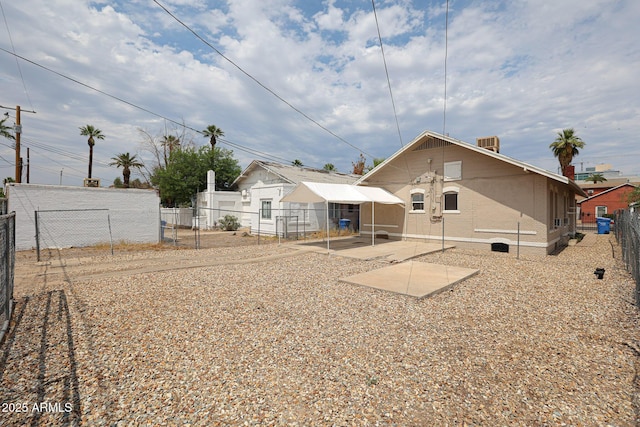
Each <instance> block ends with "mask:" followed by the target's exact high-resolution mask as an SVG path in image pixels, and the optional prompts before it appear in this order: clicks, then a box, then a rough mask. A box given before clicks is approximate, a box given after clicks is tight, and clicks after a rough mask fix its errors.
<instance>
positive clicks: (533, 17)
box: [0, 0, 640, 184]
mask: <svg viewBox="0 0 640 427" xmlns="http://www.w3.org/2000/svg"><path fill="white" fill-rule="evenodd" d="M163 4H165V5H166V6H167V7H168V8H169V9H170V10H171V11H172V12H173V13H175V14H176V15H177V16H178V17H179V18H180V19H182V20H183V21H184V22H185V23H187V24H188V25H191V26H193V28H194V29H195V30H196V31H197V32H198V33H199V34H200V35H201V36H202V37H203V38H204V39H205V40H207V42H209V43H211V44H212V45H213V46H215V47H216V48H217V49H219V50H220V51H222V52H223V53H224V54H225V55H226V56H227V57H228V58H229V59H231V60H232V61H234V62H235V63H236V64H237V65H239V66H240V67H242V68H243V70H245V71H246V72H247V73H249V74H251V75H252V76H253V77H255V78H256V79H258V80H259V81H260V82H261V83H262V84H264V85H266V86H268V87H269V88H270V89H272V90H273V91H275V92H276V93H277V94H278V95H279V96H281V97H282V98H284V99H285V100H287V101H288V102H290V103H291V104H292V105H293V106H295V107H296V108H298V109H300V110H301V111H303V112H304V113H305V114H307V115H308V116H310V117H311V118H313V119H314V120H316V121H317V122H318V123H320V124H322V125H323V126H326V127H327V128H329V129H330V130H331V131H332V132H334V133H336V134H338V135H339V136H341V137H343V138H345V139H346V140H347V141H349V142H350V143H352V144H353V145H356V146H358V147H361V149H362V150H364V151H365V152H367V153H368V154H370V156H369V155H368V156H367V157H387V156H389V155H391V154H392V153H393V152H394V151H395V150H397V149H398V148H399V141H398V136H397V133H396V128H395V120H394V117H393V114H392V109H391V101H390V99H389V92H388V87H387V81H386V76H385V72H384V65H383V62H382V57H381V53H380V48H379V46H378V35H377V29H376V25H375V20H374V16H373V13H372V10H371V7H370V4H367V3H366V2H364V3H358V2H353V1H349V0H329V1H327V2H321V1H317V2H304V3H301V2H295V1H292V0H272V1H262V0H233V1H228V2H226V3H224V4H223V3H222V2H219V4H220V7H218V8H215V9H213V8H212V7H211V6H210V5H211V4H218V2H204V1H198V2H192V1H183V0H180V1H177V0H174V1H166V2H163ZM91 5H93V6H91ZM443 5H444V3H443V2H427V3H426V4H425V3H424V2H417V1H409V0H403V1H386V2H376V7H377V12H378V19H379V22H380V32H381V34H382V37H383V41H384V43H385V46H384V50H385V54H386V59H387V65H388V70H389V75H390V79H391V83H392V89H393V94H394V99H395V103H396V108H397V111H398V114H399V117H398V118H399V121H400V126H401V130H402V136H403V140H404V142H407V141H409V140H410V139H412V138H413V137H414V136H416V135H417V134H419V133H420V132H421V131H423V130H424V129H432V130H435V131H438V132H440V131H442V130H443V119H444V117H443V116H444V111H443V104H444V102H443V96H444V89H445V87H444V81H445V76H444V49H445V34H444V15H445V10H444V9H443ZM639 5H640V3H637V2H634V1H632V0H620V1H616V2H609V1H595V0H592V1H587V0H583V1H578V0H572V1H565V2H555V1H553V2H552V1H544V2H543V1H538V2H535V4H533V3H531V2H528V3H527V2H516V3H513V2H500V3H497V4H496V3H494V2H451V10H450V12H449V19H450V22H449V32H448V60H447V88H446V89H447V111H446V128H445V131H446V132H448V133H449V134H450V135H451V136H454V137H456V138H459V139H462V140H466V141H468V142H471V143H473V142H474V140H475V138H476V137H478V136H486V135H493V134H497V135H499V136H500V137H501V142H502V146H503V150H502V152H503V153H505V154H507V155H511V156H513V157H515V158H518V159H520V160H523V161H527V162H529V163H533V164H535V165H538V166H541V167H545V168H548V169H551V170H555V169H556V164H557V161H556V160H555V159H554V158H553V157H552V155H551V153H550V151H549V149H548V145H549V143H550V142H551V141H552V140H553V139H554V138H555V132H557V131H558V130H560V129H562V128H565V127H575V128H576V130H577V132H578V134H579V135H580V136H581V137H582V138H583V139H584V140H585V141H586V142H587V145H586V148H585V149H584V150H583V152H582V154H581V155H580V156H578V157H577V158H576V161H579V162H583V165H585V166H588V165H594V164H597V163H599V162H603V161H604V162H606V163H612V164H613V165H614V166H615V167H617V168H620V169H621V170H623V171H624V172H626V173H628V174H639V175H640V167H638V166H637V165H638V164H639V162H638V156H640V149H638V148H636V147H637V144H636V142H635V137H636V135H638V134H639V132H640V129H639V127H640V124H638V121H637V117H638V113H639V110H640V107H639V105H640V101H639V97H638V94H639V93H640V90H639V89H640V88H639V86H640V83H638V82H637V78H636V77H635V75H636V72H635V70H637V69H639V66H640V49H639V48H638V47H637V43H636V38H637V37H636V34H635V33H636V30H635V25H636V23H637V22H638V20H639V19H640V6H639ZM4 10H5V13H6V15H7V22H8V23H9V29H10V30H11V35H12V38H13V41H14V44H15V48H16V53H17V54H19V55H22V56H24V57H26V58H28V59H30V60H32V61H34V62H36V63H38V64H41V65H44V66H46V67H50V68H51V69H53V70H55V71H57V72H60V73H63V74H65V75H67V76H69V77H72V78H74V79H77V80H79V81H81V82H83V83H86V84H88V85H91V86H93V87H95V88H98V89H100V90H102V91H104V92H107V93H109V94H111V95H114V96H117V97H119V98H122V99H124V100H126V101H128V102H131V103H133V104H136V105H139V106H141V107H143V108H145V109H148V110H150V111H153V112H155V113H157V114H161V115H164V116H166V117H169V118H171V119H173V120H176V121H178V122H181V121H184V122H185V123H186V124H187V125H189V126H191V127H193V128H195V129H203V128H204V127H206V126H207V125H208V124H212V123H214V124H216V125H217V126H219V127H221V128H222V129H223V130H224V131H225V134H226V139H229V140H230V141H233V142H236V143H239V144H242V145H245V146H247V147H251V148H254V149H257V150H260V151H265V152H269V153H272V154H274V155H276V156H278V157H283V158H286V159H290V160H293V159H295V158H298V159H301V160H302V161H303V163H305V164H307V165H312V166H318V167H322V165H324V164H325V163H329V162H330V163H334V164H335V165H336V166H338V168H339V169H341V170H343V171H348V169H349V168H350V166H351V162H352V161H353V160H355V159H356V157H357V156H358V154H359V152H358V151H357V150H354V149H353V148H351V147H350V146H348V145H347V144H344V143H343V142H341V141H339V140H338V139H337V138H335V137H333V136H331V135H330V134H328V133H327V132H325V131H323V130H322V129H320V128H319V127H318V126H316V125H315V124H313V123H311V122H310V121H309V120H307V119H305V118H304V117H302V116H301V115H300V114H299V113H297V112H295V111H293V110H292V109H291V108H289V107H288V106H287V105H285V104H284V103H283V102H282V101H281V100H278V99H277V98H276V97H274V96H273V95H272V94H270V93H268V92H267V91H266V90H265V89H264V88H262V87H260V85H259V84H257V83H256V82H255V81H253V80H251V78H249V77H248V76H246V75H245V74H243V73H242V72H241V71H240V70H238V69H237V68H236V67H234V66H233V65H232V64H230V63H229V62H227V61H226V60H225V59H223V58H222V57H220V56H219V55H218V54H217V53H215V52H214V51H213V50H212V49H210V48H209V47H208V46H206V45H205V44H204V43H202V42H201V41H199V40H197V39H196V38H195V37H194V36H193V34H191V33H189V32H188V31H187V30H186V29H185V28H184V27H182V26H180V25H179V24H178V23H176V22H175V20H173V18H171V17H170V16H169V15H167V14H166V13H165V12H164V11H162V10H161V9H160V8H159V7H157V6H156V5H154V4H153V3H151V2H141V1H139V2H138V1H133V2H122V3H115V2H102V3H95V2H94V3H86V2H78V1H71V0H49V1H47V2H44V1H43V0H23V1H22V2H14V3H11V4H9V5H5V6H4ZM34 10H37V11H38V13H35V14H34V13H32V11H34ZM0 32H1V33H2V37H0V40H2V42H0V47H2V48H3V49H6V50H11V46H10V44H9V43H8V37H6V35H7V34H6V28H2V29H0ZM20 66H21V69H22V71H23V75H24V78H25V85H26V87H27V93H28V97H27V94H25V91H24V89H23V85H22V81H21V79H20V74H19V72H18V69H17V67H16V63H15V59H14V58H13V57H12V56H11V55H9V54H7V53H5V52H0V82H2V96H1V97H0V104H1V105H5V106H7V105H11V106H12V105H15V104H18V105H21V106H22V107H23V108H24V109H31V108H34V109H36V110H37V111H38V113H37V114H35V115H29V114H23V116H22V118H23V124H24V129H25V134H24V135H25V137H26V138H28V139H30V140H32V141H35V142H36V143H38V144H40V146H39V147H36V146H35V144H34V146H33V150H32V153H31V156H32V174H31V176H32V182H48V183H57V182H58V179H59V171H60V168H62V167H64V168H65V174H67V173H68V174H72V173H73V174H75V176H73V175H69V177H68V179H69V181H67V180H66V179H65V183H66V182H69V183H71V180H75V181H73V182H75V183H76V184H79V183H80V182H81V178H82V177H83V174H84V171H85V170H86V162H83V161H82V160H81V159H72V158H69V157H65V156H59V155H58V154H57V153H55V152H53V151H46V150H43V149H42V148H41V147H42V146H45V147H47V146H49V147H56V148H60V149H64V150H65V151H70V152H74V153H77V155H82V156H86V154H87V152H88V150H87V147H86V141H85V140H84V138H83V137H80V135H79V132H78V127H79V126H82V125H85V124H88V123H90V124H94V125H96V126H98V127H100V128H101V129H102V130H103V132H104V133H105V134H106V135H107V139H106V140H105V141H100V142H99V143H98V144H97V145H96V152H95V159H96V161H97V162H98V163H97V164H94V175H95V174H96V173H97V174H100V176H102V177H103V179H105V180H107V181H108V180H111V179H113V178H114V177H115V176H118V175H119V173H120V172H119V171H118V170H116V169H115V168H110V167H107V166H106V163H108V161H109V159H110V158H111V157H113V156H114V155H116V154H117V153H120V152H126V151H129V152H135V151H136V149H137V147H138V144H139V141H140V137H139V135H138V134H137V132H136V128H137V127H143V128H146V129H148V130H149V131H150V132H152V133H159V132H161V131H162V130H163V128H164V126H165V123H164V121H163V120H162V119H160V118H158V117H156V116H153V115H150V114H148V113H146V112H144V111H140V110H139V109H136V108H134V107H132V106H129V105H126V104H123V103H121V102H118V101H116V100H114V99H112V98H109V97H107V96H105V95H103V94H98V93H96V92H95V91H92V90H90V89H88V88H86V87H83V86H81V85H78V84H77V83H73V82H70V81H69V80H66V79H64V78H61V77H60V76H57V75H55V74H53V73H51V72H47V71H45V70H43V69H41V68H38V67H37V66H34V65H33V64H30V63H27V62H23V61H21V62H20ZM168 126H169V127H170V128H171V127H173V125H171V124H169V125H168ZM191 134H192V135H191V137H192V138H193V139H194V140H195V142H198V143H202V144H204V143H206V141H205V140H204V139H203V138H201V137H200V136H199V135H197V134H193V132H191ZM0 142H2V141H0ZM28 143H29V142H28V141H27V144H28ZM236 154H237V155H238V158H239V159H240V160H241V162H242V163H243V166H245V165H246V164H247V163H248V162H249V161H250V160H251V159H252V158H253V157H252V156H250V155H249V154H246V153H243V152H240V151H236ZM0 156H2V157H4V158H7V159H10V158H12V157H11V150H10V149H9V148H7V147H5V146H1V145H0ZM45 156H46V157H45ZM5 167H6V169H3V164H2V162H1V161H0V173H5V174H6V175H7V176H8V175H11V173H12V172H11V171H10V165H8V164H5ZM65 176H66V175H65Z"/></svg>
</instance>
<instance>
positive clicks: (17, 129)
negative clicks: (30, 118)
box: [0, 105, 36, 182]
mask: <svg viewBox="0 0 640 427" xmlns="http://www.w3.org/2000/svg"><path fill="white" fill-rule="evenodd" d="M0 108H4V109H5V110H15V112H16V124H15V126H14V128H13V130H14V132H15V133H16V182H22V158H21V157H20V134H22V125H21V124H20V112H22V111H24V112H25V113H33V114H35V113H36V112H35V111H31V110H21V109H20V106H19V105H16V108H11V107H5V106H4V105H0ZM28 156H29V150H28V149H27V162H28V161H29V159H28ZM28 176H29V175H28V172H27V177H28ZM27 182H29V178H27Z"/></svg>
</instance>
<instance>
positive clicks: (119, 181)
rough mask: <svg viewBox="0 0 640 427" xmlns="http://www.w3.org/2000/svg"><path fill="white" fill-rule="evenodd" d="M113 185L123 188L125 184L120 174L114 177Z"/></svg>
mask: <svg viewBox="0 0 640 427" xmlns="http://www.w3.org/2000/svg"><path fill="white" fill-rule="evenodd" d="M113 186H114V187H115V188H123V187H124V184H123V183H122V178H120V177H119V176H116V177H115V178H113Z"/></svg>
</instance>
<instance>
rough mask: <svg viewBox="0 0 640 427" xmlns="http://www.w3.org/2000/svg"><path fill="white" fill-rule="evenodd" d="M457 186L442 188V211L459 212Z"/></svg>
mask: <svg viewBox="0 0 640 427" xmlns="http://www.w3.org/2000/svg"><path fill="white" fill-rule="evenodd" d="M459 191H460V189H459V188H458V187H445V188H444V189H443V190H442V193H443V194H444V212H448V213H460V210H459V209H458V192H459Z"/></svg>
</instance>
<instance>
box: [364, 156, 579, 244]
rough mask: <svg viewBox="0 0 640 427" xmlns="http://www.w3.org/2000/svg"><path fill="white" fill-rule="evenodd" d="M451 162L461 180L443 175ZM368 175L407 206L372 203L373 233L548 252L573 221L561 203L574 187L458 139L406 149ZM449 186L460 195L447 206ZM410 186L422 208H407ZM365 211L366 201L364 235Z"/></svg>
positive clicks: (366, 229)
mask: <svg viewBox="0 0 640 427" xmlns="http://www.w3.org/2000/svg"><path fill="white" fill-rule="evenodd" d="M448 162H461V172H462V175H461V177H459V179H447V178H445V177H444V165H445V163H448ZM366 182H367V184H368V185H371V186H379V187H382V188H385V189H387V190H389V191H390V192H392V193H394V194H395V195H396V196H398V197H400V198H401V199H403V200H405V201H406V205H405V208H404V209H402V208H399V207H397V206H384V205H376V208H375V224H376V227H375V230H376V234H388V235H389V236H390V237H396V238H402V237H403V238H407V239H413V238H415V239H435V240H441V239H442V238H443V234H444V239H445V241H447V242H449V243H452V244H455V245H457V246H459V247H472V248H483V249H486V248H490V247H491V244H492V243H505V244H508V245H509V246H510V247H512V248H514V250H515V247H516V245H518V244H519V245H520V248H521V250H523V251H524V252H530V253H538V254H545V253H548V252H550V251H552V250H553V249H555V246H556V244H561V243H563V240H567V236H568V235H569V230H571V229H572V226H573V221H574V218H572V217H571V206H568V203H569V202H567V203H565V200H569V198H570V197H571V198H573V193H572V192H571V191H569V189H568V187H567V186H566V185H563V184H561V183H557V184H552V180H550V179H549V178H547V177H545V176H542V175H539V174H537V173H532V172H530V171H527V170H526V169H525V168H522V167H518V166H516V165H512V164H510V163H507V162H503V161H501V160H498V159H495V158H492V157H489V156H485V155H482V154H480V153H477V152H475V151H472V150H468V149H465V148H463V147H459V146H446V147H437V148H430V149H422V150H414V151H407V152H405V153H404V154H403V155H401V156H399V157H397V158H396V159H394V160H393V161H392V162H390V163H389V164H387V165H386V166H385V167H384V168H383V169H381V170H380V171H379V172H378V173H377V174H375V175H374V176H373V177H372V178H371V179H370V180H367V181H366ZM451 191H453V192H456V193H457V195H458V209H457V210H455V211H446V210H445V209H444V199H443V193H444V192H451ZM413 192H419V193H423V194H424V209H423V210H414V209H412V203H411V194H412V193H413ZM550 194H552V196H550ZM550 197H553V198H555V202H554V203H555V204H554V205H553V206H554V208H555V209H556V210H555V211H554V212H551V211H550V209H551V205H550V203H551V199H550ZM370 217H371V207H370V205H365V206H363V208H362V222H363V226H362V227H361V230H362V232H363V233H365V234H367V233H370V232H371V227H370V223H371V221H370V220H369V218H370ZM555 217H557V218H561V219H562V223H561V226H560V227H557V228H556V227H555V226H554V218H555ZM565 218H567V221H565Z"/></svg>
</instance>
